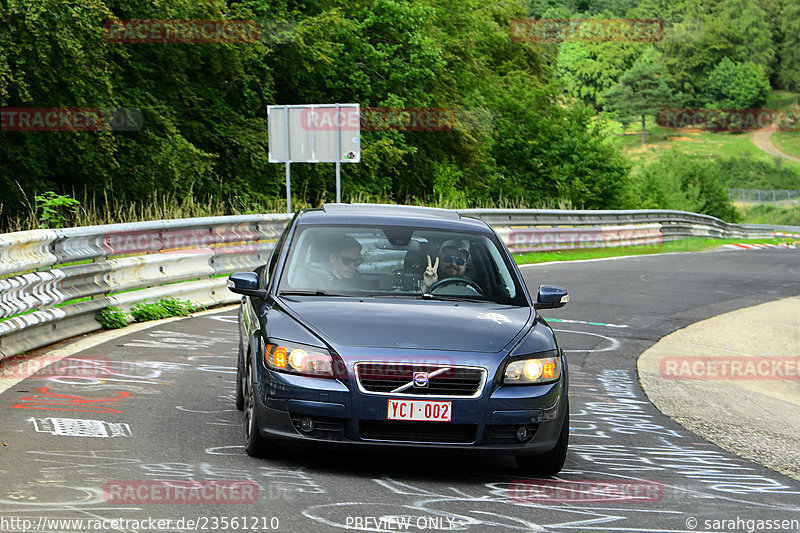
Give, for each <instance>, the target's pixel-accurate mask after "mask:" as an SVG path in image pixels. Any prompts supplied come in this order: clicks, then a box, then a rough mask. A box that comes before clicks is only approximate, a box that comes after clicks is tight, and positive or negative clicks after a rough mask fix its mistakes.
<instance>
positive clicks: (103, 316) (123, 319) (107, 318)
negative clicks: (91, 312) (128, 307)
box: [96, 306, 129, 329]
mask: <svg viewBox="0 0 800 533" xmlns="http://www.w3.org/2000/svg"><path fill="white" fill-rule="evenodd" d="M128 316H129V315H128V313H126V312H125V311H123V310H122V309H120V308H118V307H113V306H112V307H106V308H105V309H101V310H100V312H99V313H97V317H96V318H97V321H98V322H100V323H101V324H102V325H103V327H104V328H106V329H118V328H124V327H125V326H127V325H128Z"/></svg>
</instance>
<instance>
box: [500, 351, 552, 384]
mask: <svg viewBox="0 0 800 533" xmlns="http://www.w3.org/2000/svg"><path fill="white" fill-rule="evenodd" d="M560 377H561V360H560V359H559V358H558V357H538V358H531V359H517V360H516V361H511V362H510V363H508V366H506V372H505V375H504V376H503V383H504V384H506V385H532V384H540V383H550V382H553V381H558V379H559V378H560Z"/></svg>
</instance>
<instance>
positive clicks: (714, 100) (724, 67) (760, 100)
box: [705, 57, 770, 109]
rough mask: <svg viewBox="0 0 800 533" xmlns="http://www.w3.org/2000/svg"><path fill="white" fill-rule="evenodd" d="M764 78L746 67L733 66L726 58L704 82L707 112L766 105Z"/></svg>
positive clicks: (766, 80) (739, 64)
mask: <svg viewBox="0 0 800 533" xmlns="http://www.w3.org/2000/svg"><path fill="white" fill-rule="evenodd" d="M769 91H770V85H769V80H768V79H767V77H766V76H765V75H764V74H763V73H761V72H760V71H759V70H756V69H755V68H754V67H752V66H751V65H749V64H747V63H734V62H733V61H731V60H730V59H728V58H727V57H726V58H725V59H723V60H722V61H720V63H719V64H718V65H717V66H716V67H714V70H712V71H711V74H710V75H709V76H708V82H706V90H705V99H706V106H707V107H709V108H717V107H719V108H722V109H749V108H753V107H759V106H761V105H763V104H764V102H766V101H767V96H768V95H769Z"/></svg>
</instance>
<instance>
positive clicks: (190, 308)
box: [158, 296, 197, 316]
mask: <svg viewBox="0 0 800 533" xmlns="http://www.w3.org/2000/svg"><path fill="white" fill-rule="evenodd" d="M158 304H159V305H160V306H161V307H162V308H164V310H166V311H167V312H168V313H169V316H187V315H189V314H190V313H194V312H195V311H196V310H197V308H196V307H195V306H194V304H192V302H190V301H189V300H186V301H181V300H178V299H177V298H174V297H172V296H166V297H164V298H162V299H161V300H159V302H158Z"/></svg>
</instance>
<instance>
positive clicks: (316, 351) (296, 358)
mask: <svg viewBox="0 0 800 533" xmlns="http://www.w3.org/2000/svg"><path fill="white" fill-rule="evenodd" d="M277 342H280V344H267V345H266V346H264V357H265V359H266V363H267V367H269V368H271V369H272V370H278V371H281V372H289V373H291V374H302V375H304V376H316V377H325V378H332V377H334V375H333V358H332V357H331V355H330V354H329V353H327V352H326V351H324V350H323V349H321V348H314V347H312V346H304V345H300V344H292V343H287V342H282V341H277Z"/></svg>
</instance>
